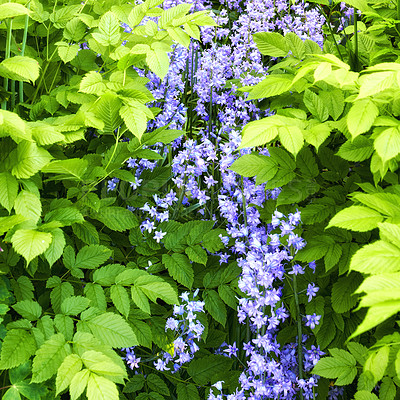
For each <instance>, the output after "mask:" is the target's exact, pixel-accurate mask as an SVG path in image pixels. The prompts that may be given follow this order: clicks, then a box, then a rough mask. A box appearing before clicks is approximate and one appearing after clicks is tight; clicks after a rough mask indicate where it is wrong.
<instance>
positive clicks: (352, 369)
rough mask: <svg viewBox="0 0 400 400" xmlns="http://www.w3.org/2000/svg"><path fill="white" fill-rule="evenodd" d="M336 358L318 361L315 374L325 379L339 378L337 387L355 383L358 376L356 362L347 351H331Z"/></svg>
mask: <svg viewBox="0 0 400 400" xmlns="http://www.w3.org/2000/svg"><path fill="white" fill-rule="evenodd" d="M330 351H331V352H332V353H334V357H325V358H322V359H320V360H319V361H318V363H317V365H316V366H315V367H314V369H313V370H312V373H313V374H317V375H320V376H322V377H324V378H330V379H332V378H337V380H336V382H335V385H338V386H344V385H348V384H350V383H351V382H353V380H354V378H355V376H356V374H357V368H356V360H355V358H354V357H353V356H352V355H351V354H350V353H348V352H347V351H345V350H339V349H331V350H330Z"/></svg>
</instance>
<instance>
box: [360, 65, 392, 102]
mask: <svg viewBox="0 0 400 400" xmlns="http://www.w3.org/2000/svg"><path fill="white" fill-rule="evenodd" d="M394 81H395V73H393V72H392V71H384V72H375V73H373V74H368V75H364V76H363V79H362V82H361V87H360V92H359V95H358V97H357V100H359V99H363V98H365V97H368V96H373V95H375V94H377V93H380V92H382V91H383V90H385V89H391V88H392V87H393V84H394Z"/></svg>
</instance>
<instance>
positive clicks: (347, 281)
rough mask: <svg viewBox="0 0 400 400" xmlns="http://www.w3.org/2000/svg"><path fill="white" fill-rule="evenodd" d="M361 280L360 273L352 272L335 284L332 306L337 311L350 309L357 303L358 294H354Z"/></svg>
mask: <svg viewBox="0 0 400 400" xmlns="http://www.w3.org/2000/svg"><path fill="white" fill-rule="evenodd" d="M361 282H362V278H361V276H360V275H359V274H354V273H351V274H350V275H349V276H346V277H344V278H340V279H339V280H338V281H337V282H335V283H334V284H333V286H332V308H333V309H334V311H335V312H337V313H344V312H347V311H350V310H351V309H352V308H353V307H354V306H355V305H356V304H357V296H353V294H354V291H355V290H356V289H357V287H358V286H359V285H360V283H361Z"/></svg>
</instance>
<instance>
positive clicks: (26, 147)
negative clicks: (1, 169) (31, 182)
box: [11, 140, 52, 179]
mask: <svg viewBox="0 0 400 400" xmlns="http://www.w3.org/2000/svg"><path fill="white" fill-rule="evenodd" d="M51 159H52V157H51V155H50V153H49V152H48V151H46V150H45V149H42V148H41V147H38V146H37V145H36V144H35V143H31V142H28V141H26V140H24V141H22V142H21V143H19V144H18V147H17V164H16V165H15V166H14V167H13V169H12V171H11V172H12V174H13V175H14V176H15V177H16V178H18V179H27V178H30V177H31V176H33V175H35V174H36V173H37V172H38V171H39V170H40V169H41V168H43V167H44V166H45V165H47V164H48V163H49V162H50V160H51Z"/></svg>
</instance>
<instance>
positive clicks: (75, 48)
mask: <svg viewBox="0 0 400 400" xmlns="http://www.w3.org/2000/svg"><path fill="white" fill-rule="evenodd" d="M79 51H80V47H79V44H68V43H66V42H58V43H57V52H58V55H59V57H60V58H61V60H62V61H64V63H65V64H66V63H69V62H71V61H72V60H73V59H74V58H75V57H76V56H77V55H78V54H79Z"/></svg>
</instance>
